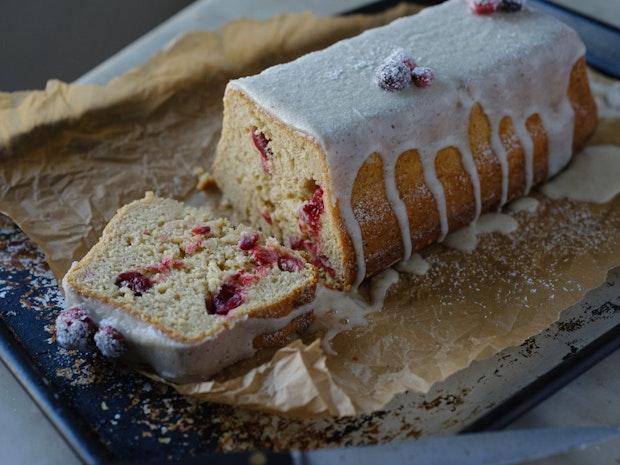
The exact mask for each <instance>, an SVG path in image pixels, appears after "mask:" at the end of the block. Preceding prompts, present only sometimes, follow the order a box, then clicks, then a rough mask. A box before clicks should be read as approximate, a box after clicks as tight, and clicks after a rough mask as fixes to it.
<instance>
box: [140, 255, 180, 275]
mask: <svg viewBox="0 0 620 465" xmlns="http://www.w3.org/2000/svg"><path fill="white" fill-rule="evenodd" d="M184 266H185V263H183V260H180V259H178V258H172V257H165V258H164V259H163V260H162V261H161V262H159V263H156V264H155V265H149V266H147V267H145V268H144V271H148V272H150V273H162V274H165V273H169V272H170V270H172V269H175V270H178V269H181V268H183V267H184Z"/></svg>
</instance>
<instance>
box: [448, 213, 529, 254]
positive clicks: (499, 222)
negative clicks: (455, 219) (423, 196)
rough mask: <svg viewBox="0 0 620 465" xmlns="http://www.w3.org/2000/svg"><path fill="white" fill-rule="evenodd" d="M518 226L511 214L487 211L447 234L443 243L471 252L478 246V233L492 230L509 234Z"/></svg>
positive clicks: (491, 231) (461, 250)
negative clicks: (468, 223)
mask: <svg viewBox="0 0 620 465" xmlns="http://www.w3.org/2000/svg"><path fill="white" fill-rule="evenodd" d="M518 227H519V223H517V221H516V220H515V219H514V218H513V217H512V216H508V215H504V214H503V213H487V214H486V215H482V216H481V217H480V218H478V220H477V221H474V222H473V223H471V224H470V225H469V226H466V227H464V228H462V229H459V230H458V231H456V232H453V233H452V234H450V235H448V237H446V240H445V241H444V244H445V245H447V246H448V247H451V248H453V249H456V250H458V251H460V252H465V253H472V252H473V251H474V250H476V247H477V246H478V236H479V235H481V234H489V233H494V232H497V233H501V234H510V233H511V232H514V231H516V230H517V228H518Z"/></svg>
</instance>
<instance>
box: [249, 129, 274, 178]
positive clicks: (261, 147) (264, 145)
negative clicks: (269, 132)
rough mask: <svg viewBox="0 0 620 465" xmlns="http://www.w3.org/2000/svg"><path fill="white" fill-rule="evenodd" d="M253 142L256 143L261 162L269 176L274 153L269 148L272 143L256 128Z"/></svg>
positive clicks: (253, 133)
mask: <svg viewBox="0 0 620 465" xmlns="http://www.w3.org/2000/svg"><path fill="white" fill-rule="evenodd" d="M252 142H254V147H256V149H257V150H258V153H259V154H260V162H261V165H262V166H263V171H264V172H265V173H266V174H269V172H270V171H269V157H272V156H273V152H272V151H271V149H270V148H269V147H268V145H269V142H271V141H270V140H269V139H267V137H265V134H263V133H262V132H260V131H259V130H258V129H256V128H254V129H252Z"/></svg>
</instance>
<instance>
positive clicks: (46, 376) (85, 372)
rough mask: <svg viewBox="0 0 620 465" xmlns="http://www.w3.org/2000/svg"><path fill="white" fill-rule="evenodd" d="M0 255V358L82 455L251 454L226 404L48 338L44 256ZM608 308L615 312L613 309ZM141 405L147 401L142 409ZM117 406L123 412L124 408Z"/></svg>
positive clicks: (614, 36)
mask: <svg viewBox="0 0 620 465" xmlns="http://www.w3.org/2000/svg"><path fill="white" fill-rule="evenodd" d="M396 3H397V2H396V1H383V2H377V3H373V4H370V5H368V6H366V7H364V8H362V9H358V10H356V11H355V13H367V12H376V11H380V10H382V9H385V8H387V7H389V6H392V5H394V4H396ZM418 3H426V4H431V3H437V2H418ZM531 3H535V4H537V5H540V6H541V8H545V9H547V10H549V11H550V12H551V13H553V14H556V15H558V16H559V17H561V19H562V20H564V21H566V22H568V23H570V24H571V25H572V26H573V27H575V28H576V29H578V30H579V31H580V33H581V34H582V37H583V38H584V41H585V42H586V44H587V45H588V50H589V52H588V56H587V58H588V61H589V63H590V64H591V65H592V66H594V67H596V68H597V69H599V70H601V71H603V72H605V73H607V74H609V75H612V76H616V77H620V72H619V66H620V59H619V58H618V53H620V32H619V31H618V30H616V29H614V28H612V27H610V26H608V25H606V24H603V23H601V22H599V21H595V20H592V19H590V18H586V17H583V16H580V15H576V14H575V13H572V12H570V11H569V10H566V9H564V8H560V7H557V6H555V5H553V4H551V3H549V2H543V1H535V0H531ZM11 250H12V252H11ZM0 254H4V255H3V256H4V257H9V258H10V259H8V261H5V263H8V266H6V267H5V268H3V269H0V280H1V282H2V283H3V287H2V288H3V291H2V294H3V299H2V301H1V307H0V358H1V359H2V361H3V362H4V363H5V364H6V366H7V367H8V368H9V370H10V371H11V372H12V373H13V374H14V376H15V377H16V379H17V380H18V381H19V382H20V383H21V384H22V386H24V388H25V389H26V390H27V391H28V393H29V394H30V396H31V397H32V398H33V400H34V401H35V402H36V403H37V405H38V406H39V407H40V408H41V410H42V411H43V413H44V414H45V415H46V416H47V418H48V419H49V420H50V421H51V422H52V424H53V425H54V426H55V427H56V428H57V429H58V431H59V432H60V433H61V434H62V436H63V437H64V438H65V439H66V440H67V442H68V444H69V445H70V446H71V447H72V448H73V450H74V451H75V452H76V454H77V455H78V456H79V457H80V458H81V459H82V460H83V461H84V462H86V463H89V464H91V463H92V464H95V463H97V464H99V463H147V462H145V459H149V460H151V462H148V463H164V462H166V463H168V462H170V461H173V462H177V463H181V462H182V463H188V464H189V463H192V464H193V463H213V464H220V463H222V464H224V463H226V464H229V465H231V464H242V463H243V464H247V463H249V460H250V457H251V454H252V452H247V453H236V454H221V453H218V452H217V450H218V438H219V437H220V435H221V434H223V433H224V431H223V430H222V426H221V425H220V424H219V423H217V422H212V421H210V419H211V418H213V417H222V416H223V415H226V412H227V410H230V407H226V406H221V405H213V404H208V403H201V404H196V403H194V402H191V401H190V400H188V399H186V398H183V397H182V396H179V395H178V394H176V393H175V392H174V391H173V390H172V389H170V388H167V387H164V386H162V385H158V384H156V383H152V382H150V381H149V380H147V379H146V378H144V377H142V376H140V375H138V374H136V373H134V372H132V371H130V370H127V369H125V368H124V367H123V366H120V365H119V366H113V365H111V364H109V363H106V362H103V361H102V360H100V359H99V358H98V357H97V356H96V355H92V354H80V355H79V357H78V358H77V359H76V357H75V356H74V355H72V354H67V353H66V352H64V351H59V350H58V348H57V346H56V345H55V344H50V343H49V342H48V339H49V338H50V334H49V333H48V332H47V331H46V325H49V324H51V323H52V321H53V319H54V317H55V315H56V314H57V312H58V311H59V308H58V307H57V305H56V302H55V299H54V297H53V296H55V295H56V296H57V295H58V294H57V292H58V291H57V288H56V285H55V283H54V281H53V280H52V279H50V275H49V271H46V270H45V268H44V266H43V265H41V263H42V262H43V257H42V256H41V254H40V252H39V251H38V250H37V249H36V247H35V246H34V245H33V244H32V243H31V242H30V241H29V240H28V239H27V238H26V237H25V236H24V235H23V233H21V232H20V231H19V230H17V229H16V228H13V229H12V228H8V229H6V230H4V231H3V232H0ZM29 264H30V265H29ZM31 265H32V266H31ZM50 296H52V297H50ZM50 298H51V301H50ZM41 302H45V307H44V308H46V311H41ZM607 310H609V311H611V312H614V313H617V312H619V311H620V309H619V308H611V309H607ZM618 347H620V325H618V326H616V327H614V328H613V329H611V330H610V331H609V332H607V333H606V334H604V335H602V336H600V337H599V338H598V339H596V340H595V341H593V342H591V343H590V344H589V345H587V346H586V347H584V348H582V349H581V350H579V351H577V352H576V353H574V354H572V355H571V356H570V357H567V358H566V359H565V360H564V361H563V362H562V363H560V364H559V365H557V366H556V367H555V368H554V369H553V370H551V371H550V372H548V373H547V374H545V375H544V376H542V377H540V378H538V379H537V380H535V381H533V382H532V383H531V384H530V385H528V386H527V387H526V388H524V389H523V390H521V391H520V392H518V393H517V394H515V395H514V396H512V397H511V398H509V399H508V400H506V401H505V402H503V403H502V404H500V405H498V406H496V407H495V408H494V409H493V410H491V411H490V412H489V413H487V414H486V415H484V416H483V417H481V418H479V419H478V420H476V421H475V423H473V424H471V425H469V426H468V427H467V428H466V431H469V432H471V431H484V430H493V429H499V428H502V427H504V426H506V425H507V424H509V423H510V422H512V421H514V420H515V419H516V418H518V417H519V416H520V415H522V414H523V413H525V412H527V411H528V410H529V409H531V408H532V407H534V406H535V405H536V404H538V403H539V402H541V401H542V400H544V399H545V398H547V397H548V396H549V395H551V394H552V393H553V392H555V391H557V390H558V389H560V388H561V387H562V386H564V385H566V384H567V383H568V382H570V381H571V380H572V379H574V378H575V377H577V376H579V375H580V374H581V373H583V372H584V371H586V370H587V369H588V368H590V367H591V366H593V365H595V364H596V363H597V362H598V361H600V360H601V359H602V358H604V357H605V356H607V355H608V354H610V353H612V352H613V351H614V350H616V349H617V348H618ZM76 360H77V361H76ZM76 363H77V364H78V366H76ZM76 371H77V372H78V373H81V375H80V376H83V380H82V381H83V385H80V384H79V383H80V382H81V379H80V378H79V376H78V379H77V381H76V379H75V376H73V377H69V376H67V377H66V378H64V377H63V373H65V372H66V373H68V372H72V373H75V372H76ZM76 383H77V384H76ZM138 400H139V402H138ZM145 405H147V406H148V409H145V408H144V406H145ZM116 412H122V415H119V414H118V413H116ZM378 417H379V418H380V413H379V414H378ZM372 418H373V416H372V415H369V416H367V417H364V418H361V419H359V418H358V419H355V420H350V424H346V425H345V427H344V429H343V431H345V433H339V434H333V435H332V437H330V436H329V435H327V436H326V438H325V444H326V445H329V444H330V443H332V444H341V443H342V439H343V438H342V434H350V433H352V432H353V431H355V430H356V428H361V427H362V426H363V425H364V422H365V421H370V419H372ZM345 421H347V420H345ZM190 422H191V423H190ZM151 428H155V429H159V430H161V428H166V441H164V442H162V441H161V436H160V435H158V434H152V435H149V434H148V433H149V430H150V429H151ZM259 447H262V448H263V449H264V452H265V454H266V455H267V459H268V462H267V463H270V464H274V465H278V464H289V463H292V459H291V457H290V455H289V454H288V453H270V452H269V451H268V449H269V445H265V444H262V445H260V446H259Z"/></svg>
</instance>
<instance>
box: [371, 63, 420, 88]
mask: <svg viewBox="0 0 620 465" xmlns="http://www.w3.org/2000/svg"><path fill="white" fill-rule="evenodd" d="M375 83H376V84H377V85H378V86H379V87H381V88H382V89H383V90H387V91H390V92H393V91H396V90H403V89H405V88H406V87H407V86H409V85H410V84H411V70H410V69H409V67H408V66H407V65H406V64H405V63H402V62H394V61H392V62H385V63H382V64H380V65H379V66H378V67H377V69H375Z"/></svg>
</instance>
